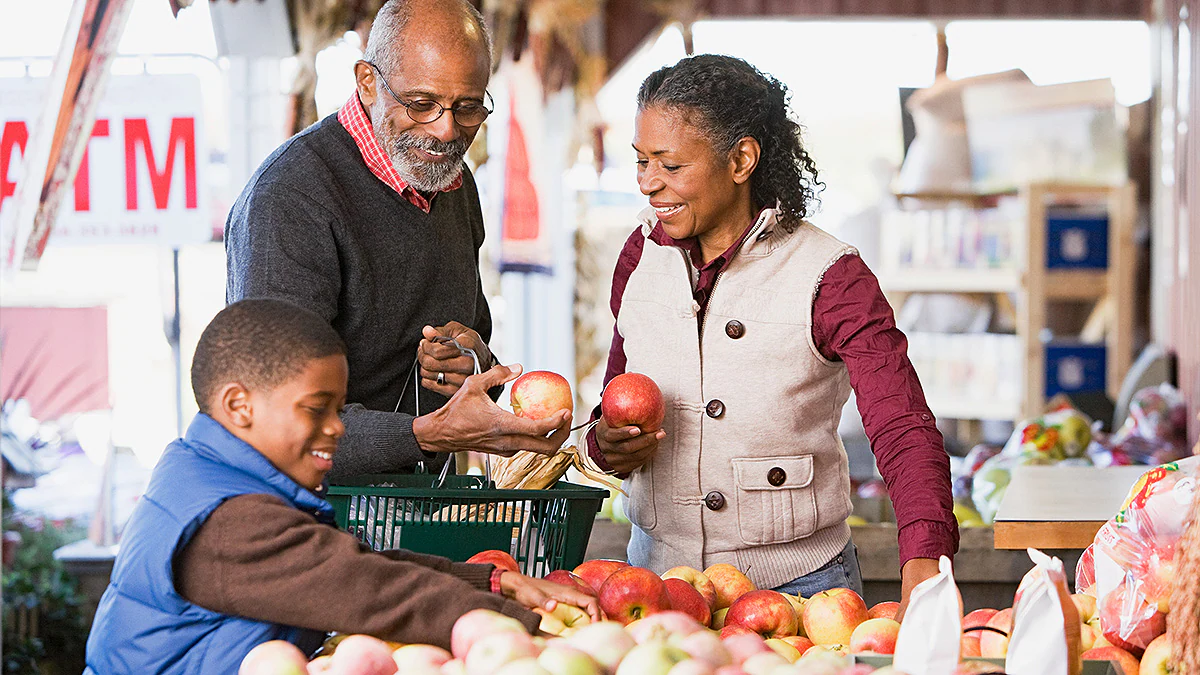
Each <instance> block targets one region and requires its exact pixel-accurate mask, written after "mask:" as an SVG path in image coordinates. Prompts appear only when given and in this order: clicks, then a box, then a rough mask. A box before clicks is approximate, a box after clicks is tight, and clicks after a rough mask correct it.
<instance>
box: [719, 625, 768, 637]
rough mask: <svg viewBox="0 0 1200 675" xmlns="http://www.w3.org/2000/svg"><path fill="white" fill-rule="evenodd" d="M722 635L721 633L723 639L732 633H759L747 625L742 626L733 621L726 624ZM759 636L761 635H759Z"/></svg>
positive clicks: (722, 629)
mask: <svg viewBox="0 0 1200 675" xmlns="http://www.w3.org/2000/svg"><path fill="white" fill-rule="evenodd" d="M720 635H721V639H725V638H727V637H729V636H730V635H758V633H755V632H754V631H752V630H750V629H749V628H746V627H745V626H741V625H738V624H736V623H731V624H726V625H725V626H724V627H722V628H721V633H720ZM759 637H761V636H759Z"/></svg>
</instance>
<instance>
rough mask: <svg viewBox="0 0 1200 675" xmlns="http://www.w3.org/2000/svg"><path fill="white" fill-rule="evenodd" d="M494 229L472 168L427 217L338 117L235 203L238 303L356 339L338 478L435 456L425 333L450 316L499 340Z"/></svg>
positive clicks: (315, 129)
mask: <svg viewBox="0 0 1200 675" xmlns="http://www.w3.org/2000/svg"><path fill="white" fill-rule="evenodd" d="M483 235H484V228H483V216H482V213H481V212H480V208H479V194H478V192H477V191H476V188H475V181H474V179H473V178H472V177H471V174H470V172H469V171H468V170H467V169H466V168H465V167H464V168H463V185H462V187H461V188H459V189H457V190H453V191H451V192H445V193H440V194H438V195H436V196H435V197H434V199H433V206H432V210H431V211H430V213H428V214H427V213H425V212H424V211H422V210H421V209H419V208H417V207H416V206H414V205H412V204H411V203H409V202H408V201H407V200H405V199H404V198H403V197H402V196H400V195H399V194H398V193H397V192H396V191H395V190H393V189H392V188H390V187H389V186H388V185H387V184H385V183H384V182H383V181H381V180H379V179H378V178H376V177H375V175H374V174H372V173H371V171H370V169H368V168H367V165H366V163H365V162H364V161H363V158H362V155H361V153H360V152H359V150H358V146H356V145H355V143H354V139H353V138H352V137H351V136H350V134H349V133H348V132H347V131H346V130H345V128H344V127H343V126H342V125H341V123H340V122H339V121H338V119H337V115H330V116H329V117H326V118H325V119H324V120H321V121H320V122H318V123H316V124H314V125H313V126H311V127H309V128H308V129H306V130H305V131H303V132H301V133H300V134H298V135H296V136H294V137H293V138H291V139H290V140H288V141H287V142H286V143H284V144H283V145H282V146H280V147H279V149H277V150H276V151H275V152H274V153H272V154H271V156H270V157H268V158H267V159H266V160H265V161H264V162H263V163H262V166H260V167H259V168H258V171H256V172H255V174H254V176H253V177H251V179H250V181H249V183H247V185H246V188H245V189H244V190H243V191H242V194H241V195H240V196H239V197H238V199H237V201H236V202H235V203H234V205H233V208H232V210H231V211H230V213H229V219H228V221H227V222H226V224H225V256H226V291H225V296H226V301H227V302H235V301H237V300H241V299H243V298H252V297H274V298H281V299H284V300H289V301H291V302H294V303H296V304H297V305H300V306H301V307H305V308H307V309H310V310H312V311H314V312H316V313H317V314H319V315H320V316H322V317H324V318H325V319H326V320H328V321H329V322H330V324H332V325H333V327H334V328H335V329H336V330H337V332H338V334H340V335H341V336H342V339H343V340H345V342H346V348H347V352H348V353H347V358H348V360H349V362H350V385H349V390H348V393H347V402H348V404H347V406H346V411H345V413H344V415H343V416H342V419H343V421H344V422H345V424H346V435H345V436H344V437H343V438H342V440H341V443H340V445H339V449H338V454H337V458H336V459H335V460H334V470H333V471H332V472H331V473H330V477H331V478H335V479H336V478H337V477H339V476H348V475H357V474H364V473H387V472H406V471H411V470H412V468H413V466H414V465H415V464H416V462H418V461H422V460H429V459H430V457H429V456H427V455H426V454H425V453H423V452H421V450H420V448H419V447H418V445H417V441H416V438H415V437H414V436H413V431H412V420H413V415H414V414H415V413H416V410H415V408H414V396H413V373H412V367H413V363H414V360H415V358H416V353H417V344H418V342H419V341H420V339H421V328H422V327H423V326H426V325H430V326H441V325H445V324H446V323H447V322H449V321H458V322H460V323H462V324H464V325H466V326H470V327H471V328H474V329H475V330H476V331H477V332H478V333H479V335H480V336H481V337H482V338H483V340H484V341H487V340H489V339H490V338H491V332H492V320H491V314H490V313H489V311H488V305H487V300H486V298H485V297H484V294H483V288H482V285H481V283H480V276H479V247H480V246H481V245H482V244H483ZM482 365H483V367H484V368H486V367H487V364H482ZM397 401H399V405H400V408H399V409H400V414H397V413H393V410H395V409H396V405H397ZM420 402H421V410H420V414H425V413H428V412H430V411H431V410H434V409H436V408H438V407H440V406H442V405H444V404H445V402H446V399H445V398H443V397H441V396H438V395H437V394H434V393H433V392H430V391H429V390H426V389H422V390H421V394H420ZM440 461H441V459H438V460H436V462H440Z"/></svg>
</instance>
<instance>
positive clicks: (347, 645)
mask: <svg viewBox="0 0 1200 675" xmlns="http://www.w3.org/2000/svg"><path fill="white" fill-rule="evenodd" d="M330 665H332V666H333V668H332V670H333V672H335V673H355V675H392V674H393V673H395V672H396V662H395V661H393V660H392V648H391V647H390V646H388V643H386V642H384V641H383V640H380V639H378V638H373V637H371V636H370V635H351V636H349V637H347V638H346V639H345V640H342V641H341V642H339V643H338V646H337V649H336V650H335V651H334V652H333V659H332V660H331V661H330Z"/></svg>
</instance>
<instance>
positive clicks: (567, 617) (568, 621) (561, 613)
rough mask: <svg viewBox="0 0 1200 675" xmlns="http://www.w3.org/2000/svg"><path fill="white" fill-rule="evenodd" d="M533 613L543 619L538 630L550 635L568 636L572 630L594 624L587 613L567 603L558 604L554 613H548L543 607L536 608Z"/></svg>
mask: <svg viewBox="0 0 1200 675" xmlns="http://www.w3.org/2000/svg"><path fill="white" fill-rule="evenodd" d="M533 611H534V613H535V614H538V615H539V616H541V617H542V621H541V623H540V625H539V626H538V629H539V630H541V631H542V632H543V633H549V634H550V635H567V634H568V633H570V631H571V630H573V629H578V628H580V627H581V626H586V625H588V624H589V623H591V622H592V617H590V616H588V613H587V612H585V611H583V610H582V609H580V608H578V607H576V606H575V605H568V604H567V603H565V602H560V603H558V604H556V605H555V606H554V611H553V612H547V611H546V610H545V609H543V608H541V607H534V608H533Z"/></svg>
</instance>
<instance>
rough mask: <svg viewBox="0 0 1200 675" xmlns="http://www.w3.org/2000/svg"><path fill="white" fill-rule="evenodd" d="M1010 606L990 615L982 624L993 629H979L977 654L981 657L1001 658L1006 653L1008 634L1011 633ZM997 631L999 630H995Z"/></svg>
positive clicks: (1011, 612)
mask: <svg viewBox="0 0 1200 675" xmlns="http://www.w3.org/2000/svg"><path fill="white" fill-rule="evenodd" d="M1012 614H1013V611H1012V607H1005V608H1004V609H1002V610H1000V611H998V612H996V613H995V614H993V615H992V618H990V619H988V620H987V623H985V624H983V625H984V626H985V627H987V628H994V629H995V630H984V631H979V655H980V656H981V657H983V658H992V659H1002V658H1004V656H1005V655H1006V654H1008V636H1009V635H1010V634H1011V633H1012ZM997 631H999V632H997Z"/></svg>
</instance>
